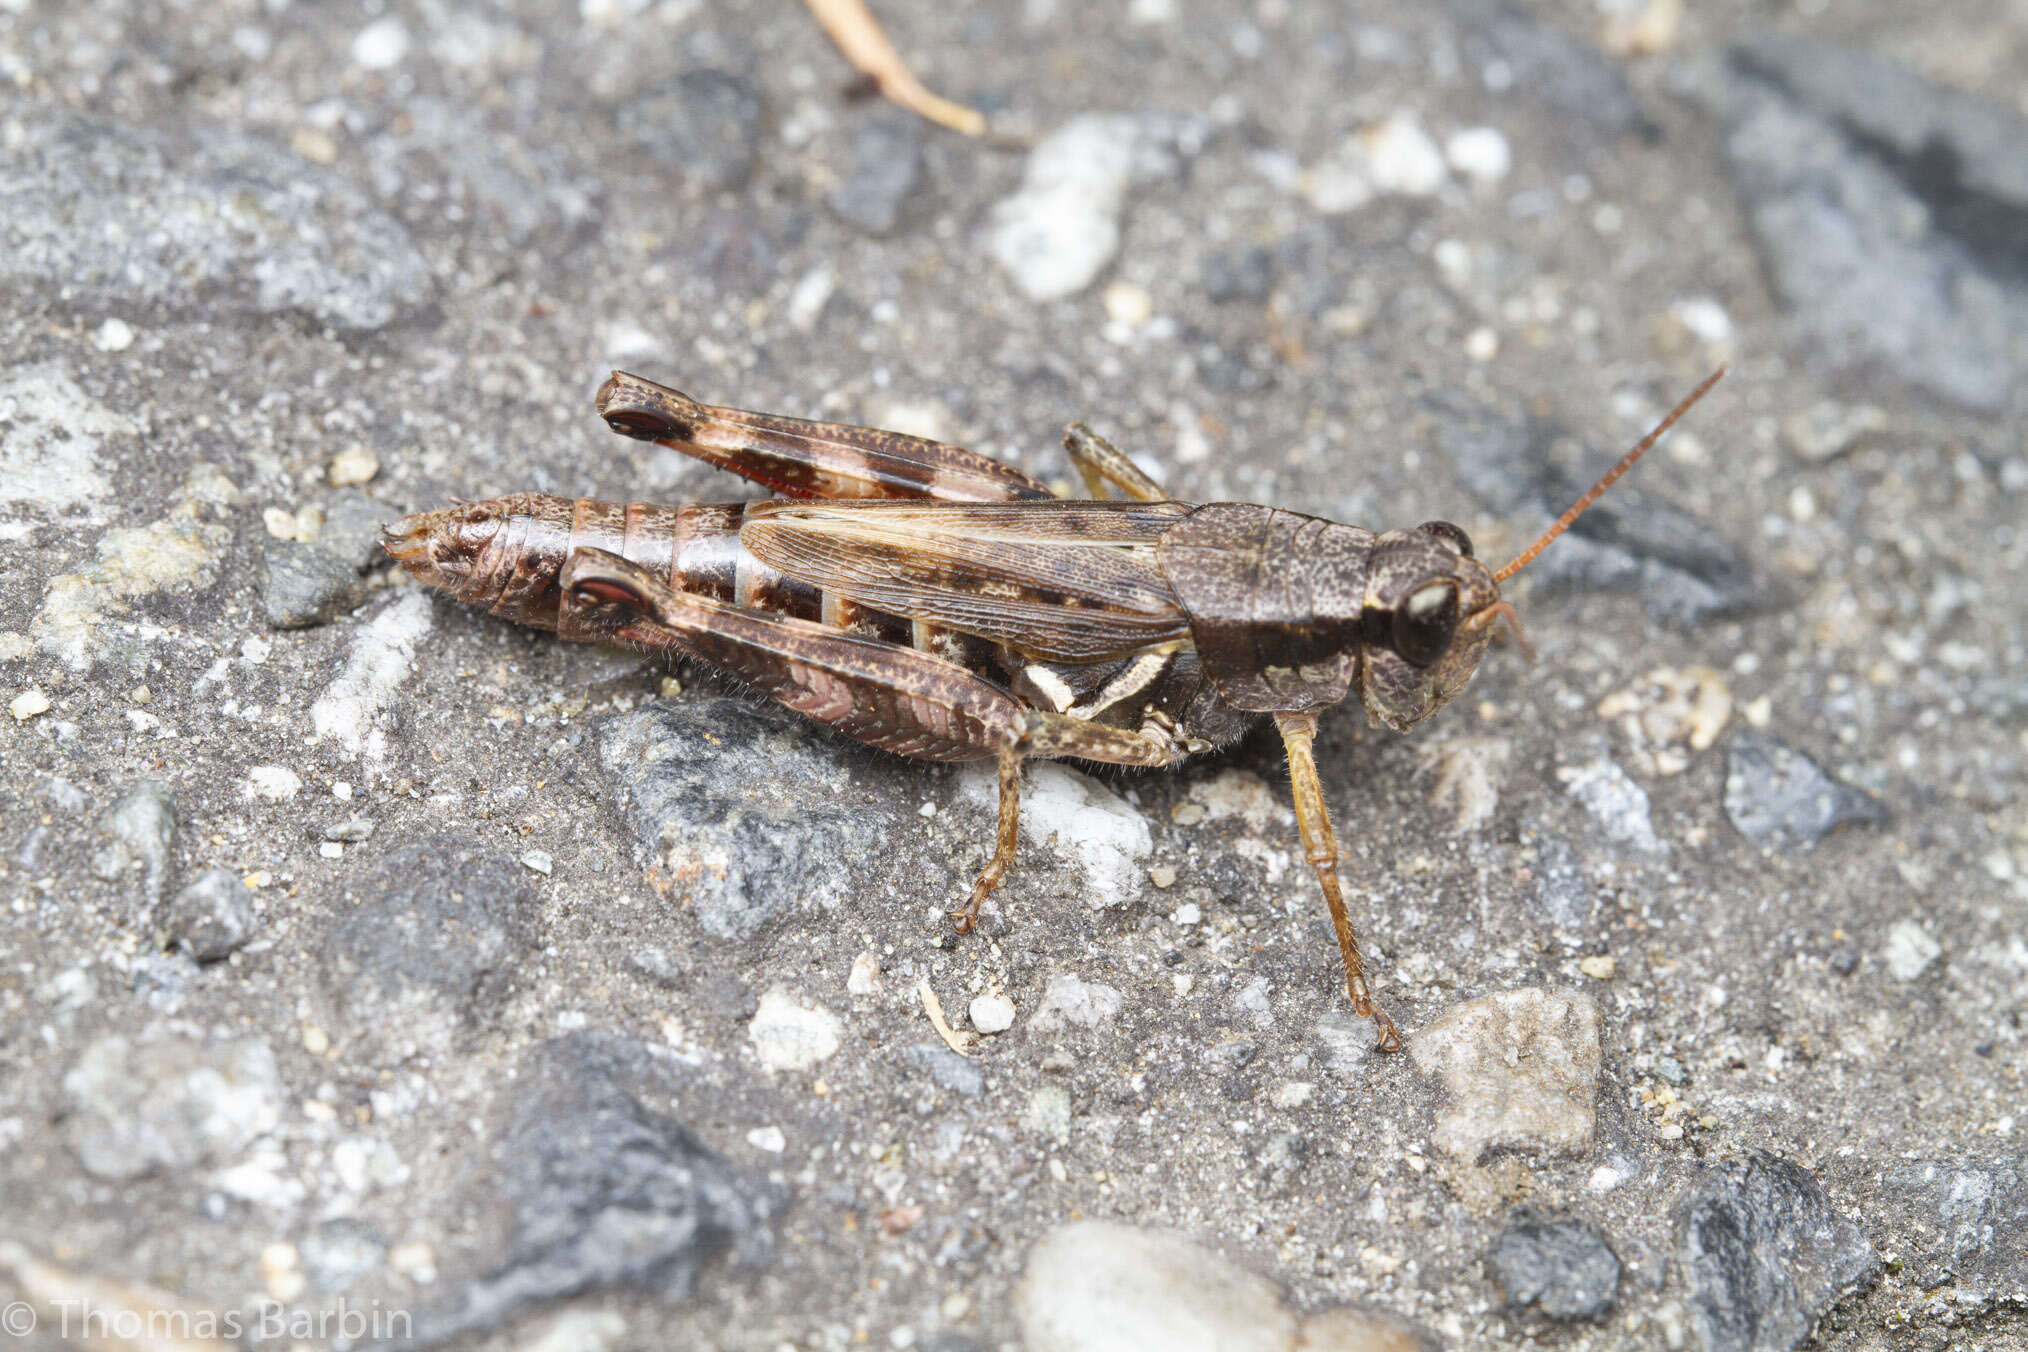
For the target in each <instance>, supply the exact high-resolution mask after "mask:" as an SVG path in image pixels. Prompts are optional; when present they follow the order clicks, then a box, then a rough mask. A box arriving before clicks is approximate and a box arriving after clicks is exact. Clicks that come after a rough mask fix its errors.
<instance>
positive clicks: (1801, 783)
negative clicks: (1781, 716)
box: [1725, 731, 1887, 849]
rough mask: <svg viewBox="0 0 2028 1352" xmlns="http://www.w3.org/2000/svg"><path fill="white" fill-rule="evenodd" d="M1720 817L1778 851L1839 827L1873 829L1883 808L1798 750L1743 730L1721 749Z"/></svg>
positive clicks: (1883, 815) (1884, 815) (1812, 841)
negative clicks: (1722, 804)
mask: <svg viewBox="0 0 2028 1352" xmlns="http://www.w3.org/2000/svg"><path fill="white" fill-rule="evenodd" d="M1725 815H1726V816H1727V817H1729V818H1730V819H1731V820H1732V824H1733V825H1734V826H1735V827H1737V828H1739V833H1740V834H1741V835H1743V836H1745V837H1746V838H1747V839H1749V840H1751V841H1753V842H1755V843H1756V844H1760V845H1768V846H1772V847H1774V848H1776V849H1782V848H1789V847H1794V846H1798V845H1814V844H1816V843H1817V842H1818V841H1819V840H1822V839H1823V838H1824V836H1825V835H1827V834H1828V833H1830V832H1831V831H1833V830H1835V829H1836V828H1838V827H1840V826H1847V825H1853V824H1859V825H1869V826H1870V825H1878V824H1879V823H1881V822H1884V821H1886V820H1887V809H1886V808H1885V807H1883V806H1882V805H1881V804H1880V802H1879V801H1878V800H1877V799H1875V798H1874V797H1873V796H1872V795H1871V794H1868V793H1865V792H1863V791H1862V790H1859V789H1855V788H1853V787H1851V786H1850V785H1849V784H1841V783H1839V782H1838V781H1837V780H1835V779H1833V778H1831V776H1830V775H1828V774H1826V773H1825V772H1824V770H1823V768H1822V767H1821V766H1819V765H1818V764H1817V763H1816V762H1815V761H1813V760H1811V759H1810V758H1809V757H1808V756H1805V755H1804V754H1803V753H1802V752H1800V751H1797V750H1794V749H1793V748H1791V747H1787V746H1784V745H1782V744H1781V743H1780V742H1777V741H1776V740H1775V739H1774V738H1772V737H1768V736H1765V735H1763V734H1761V733H1758V732H1751V731H1746V732H1740V733H1737V734H1735V735H1734V736H1733V738H1732V740H1731V742H1730V743H1728V744H1727V746H1726V749H1725Z"/></svg>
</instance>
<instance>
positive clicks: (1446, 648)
mask: <svg viewBox="0 0 2028 1352" xmlns="http://www.w3.org/2000/svg"><path fill="white" fill-rule="evenodd" d="M1503 614H1504V615H1508V616H1510V617H1511V615H1512V614H1513V607H1512V606H1509V605H1507V604H1506V603H1505V602H1504V601H1502V600H1501V599H1500V584H1499V583H1498V582H1495V581H1494V580H1493V573H1492V570H1491V569H1489V568H1487V567H1486V565H1485V564H1483V563H1481V562H1480V561H1479V560H1478V559H1476V558H1474V557H1473V556H1472V541H1471V538H1470V537H1469V536H1467V535H1466V534H1465V533H1464V531H1462V530H1460V529H1458V528H1457V527H1456V526H1453V525H1452V524H1451V523H1450V522H1448V521H1430V522H1426V523H1424V524H1423V525H1420V526H1417V527H1416V528H1415V529H1414V530H1395V531H1389V532H1388V533H1387V534H1385V535H1383V536H1381V537H1380V538H1379V539H1378V540H1377V541H1375V542H1374V547H1373V565H1372V567H1371V568H1370V569H1368V571H1367V575H1366V605H1365V610H1364V613H1363V614H1362V615H1361V617H1360V634H1361V640H1362V641H1361V643H1360V659H1359V692H1360V697H1361V698H1362V699H1363V700H1364V701H1365V704H1366V712H1367V714H1368V716H1370V717H1371V718H1372V719H1373V721H1374V722H1376V723H1384V724H1386V725H1387V726H1388V727H1390V728H1393V729H1394V730H1395V731H1396V732H1406V731H1408V730H1409V729H1410V728H1412V727H1414V726H1415V725H1416V724H1417V723H1420V722H1422V720H1423V719H1425V718H1428V717H1429V716H1430V715H1431V714H1433V713H1435V712H1436V711H1437V710H1438V709H1441V708H1443V707H1444V705H1446V704H1449V703H1450V702H1451V701H1452V700H1454V699H1456V698H1457V697H1458V693H1459V692H1460V691H1462V690H1463V689H1464V688H1465V686H1466V685H1467V684H1468V683H1469V682H1470V681H1471V679H1472V673H1473V672H1475V671H1477V670H1478V668H1479V659H1480V658H1481V657H1483V656H1485V653H1486V645H1487V644H1488V643H1490V642H1491V641H1492V638H1493V624H1492V622H1493V621H1494V620H1495V619H1497V618H1498V617H1499V616H1501V615H1503Z"/></svg>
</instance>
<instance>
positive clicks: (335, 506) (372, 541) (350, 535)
mask: <svg viewBox="0 0 2028 1352" xmlns="http://www.w3.org/2000/svg"><path fill="white" fill-rule="evenodd" d="M396 515H397V513H396V512H395V511H394V510H393V509H392V508H390V507H389V506H387V504H386V503H381V502H375V501H374V500H373V499H372V498H369V497H367V496H366V495H365V494H364V493H339V494H337V495H336V496H335V497H333V498H332V499H331V500H330V501H329V502H327V503H325V504H324V528H323V529H322V530H321V531H319V532H318V533H317V540H316V544H317V548H319V549H321V550H323V551H324V552H325V553H326V554H329V555H331V556H332V557H334V558H338V559H342V560H344V561H345V562H346V563H349V564H351V565H352V566H353V567H354V568H357V569H359V570H360V571H362V572H363V571H365V570H366V569H367V568H369V567H371V566H372V565H374V564H376V563H379V562H380V561H381V559H382V558H384V557H385V556H384V555H383V554H382V553H381V552H380V531H381V528H382V527H383V526H385V525H387V523H388V522H389V521H391V520H393V519H394V517H395V516H396Z"/></svg>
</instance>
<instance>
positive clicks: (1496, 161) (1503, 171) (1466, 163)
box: [1444, 127, 1514, 184]
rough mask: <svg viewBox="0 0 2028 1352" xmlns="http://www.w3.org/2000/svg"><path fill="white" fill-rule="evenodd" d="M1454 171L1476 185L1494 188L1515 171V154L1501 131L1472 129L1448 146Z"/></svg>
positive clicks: (1453, 136) (1460, 133)
mask: <svg viewBox="0 0 2028 1352" xmlns="http://www.w3.org/2000/svg"><path fill="white" fill-rule="evenodd" d="M1444 158H1445V159H1446V160H1449V161H1450V165H1451V168H1453V169H1455V170H1456V171H1457V172H1458V173H1460V174H1462V175H1464V176H1465V177H1466V178H1468V179H1470V180H1472V182H1474V183H1480V184H1493V183H1498V182H1499V181H1500V180H1501V179H1503V178H1505V177H1507V173H1508V171H1509V170H1511V169H1512V168H1513V167H1514V152H1513V151H1512V150H1511V149H1509V148H1508V146H1507V138H1506V137H1505V136H1503V135H1501V134H1500V130H1499V128H1497V127H1468V128H1466V129H1465V130H1464V131H1461V132H1457V133H1454V134H1453V135H1452V136H1451V138H1450V139H1449V140H1448V141H1445V142H1444Z"/></svg>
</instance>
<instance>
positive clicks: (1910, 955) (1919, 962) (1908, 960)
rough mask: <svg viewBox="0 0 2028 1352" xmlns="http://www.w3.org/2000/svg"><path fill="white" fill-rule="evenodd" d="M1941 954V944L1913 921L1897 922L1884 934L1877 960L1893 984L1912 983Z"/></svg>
mask: <svg viewBox="0 0 2028 1352" xmlns="http://www.w3.org/2000/svg"><path fill="white" fill-rule="evenodd" d="M1942 953H1943V945H1942V944H1940V943H1938V942H1937V941H1936V938H1935V936H1933V935H1932V934H1930V932H1929V931H1928V930H1926V929H1924V928H1923V927H1922V925H1921V924H1920V923H1918V922H1917V921H1914V920H1898V921H1896V922H1895V923H1894V925H1893V927H1892V928H1891V929H1889V930H1888V931H1887V942H1886V943H1885V944H1883V945H1882V946H1881V949H1880V957H1881V959H1882V961H1884V962H1885V963H1886V964H1887V971H1888V973H1889V974H1890V975H1891V976H1893V978H1894V979H1895V980H1896V981H1913V980H1915V979H1916V978H1917V977H1919V976H1921V975H1922V974H1923V971H1924V969H1926V968H1927V967H1928V966H1929V965H1930V964H1931V963H1932V962H1935V961H1936V960H1937V958H1938V957H1939V956H1940V955H1941V954H1942Z"/></svg>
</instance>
